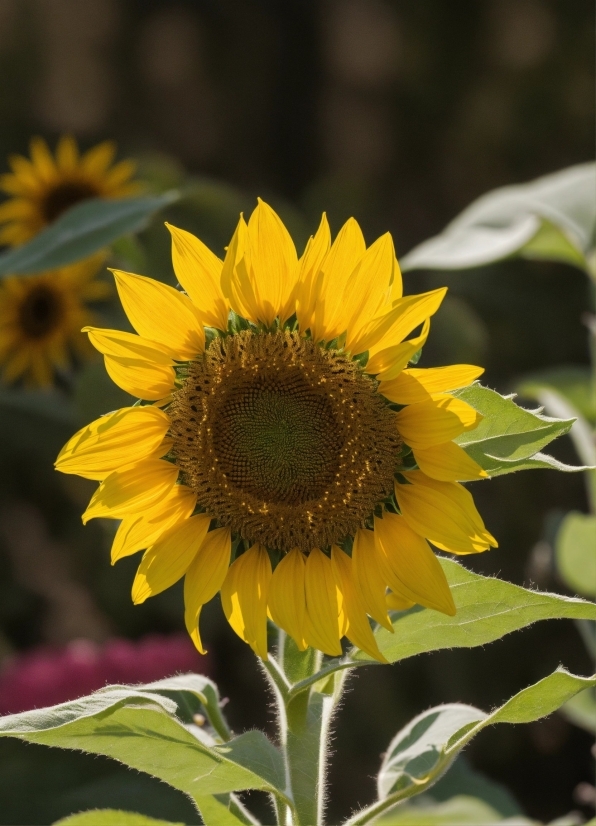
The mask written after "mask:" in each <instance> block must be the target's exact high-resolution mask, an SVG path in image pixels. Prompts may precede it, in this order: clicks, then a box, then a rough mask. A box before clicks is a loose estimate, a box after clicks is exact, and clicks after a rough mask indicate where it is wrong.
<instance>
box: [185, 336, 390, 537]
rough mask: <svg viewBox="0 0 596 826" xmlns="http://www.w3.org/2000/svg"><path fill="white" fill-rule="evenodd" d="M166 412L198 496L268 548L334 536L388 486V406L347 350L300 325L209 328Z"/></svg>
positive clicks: (357, 521) (360, 520) (348, 530)
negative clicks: (274, 329) (221, 333)
mask: <svg viewBox="0 0 596 826" xmlns="http://www.w3.org/2000/svg"><path fill="white" fill-rule="evenodd" d="M170 415H171V419H172V435H173V437H174V454H175V457H176V462H177V464H178V465H179V466H180V468H181V470H182V472H183V473H182V477H183V480H184V482H185V483H186V484H188V485H189V486H190V487H191V488H193V490H194V491H195V492H196V493H197V497H198V502H199V504H201V505H202V506H203V507H204V508H205V509H206V511H207V512H208V513H210V514H212V515H213V516H214V518H216V519H217V520H218V521H219V522H220V523H221V524H222V525H227V526H230V527H231V528H232V530H233V531H234V532H236V533H238V534H240V535H241V536H242V537H243V538H244V539H247V540H249V541H253V542H260V543H262V544H263V545H265V546H266V547H268V548H271V549H276V550H281V551H289V550H290V549H291V548H293V547H299V548H301V549H302V550H304V551H309V550H311V549H312V548H314V547H320V548H325V547H328V546H329V545H331V544H333V543H334V542H339V541H341V539H343V538H344V537H346V536H347V535H351V534H353V533H354V532H355V531H356V529H357V528H359V527H361V526H362V525H363V524H364V521H365V519H366V518H367V517H368V516H370V514H371V513H372V511H373V509H374V507H375V505H376V504H377V503H378V502H379V501H380V500H382V499H383V498H385V497H386V496H387V495H388V494H389V493H390V492H391V490H392V486H393V474H394V471H395V467H396V464H397V461H398V460H397V454H398V452H399V448H400V445H401V441H400V438H399V436H398V434H397V430H396V427H395V414H394V413H393V412H392V411H391V410H390V409H389V408H388V407H387V405H386V403H385V401H384V400H383V398H382V397H381V396H380V395H379V394H378V393H377V392H376V385H375V383H374V382H373V381H372V380H371V379H370V378H368V377H367V376H365V375H364V374H363V373H362V371H361V370H360V369H359V367H358V366H357V365H356V364H354V362H352V361H351V360H350V359H349V358H348V357H346V356H345V355H343V354H341V353H338V352H336V351H329V350H324V349H322V348H321V347H319V346H318V345H316V344H314V343H313V342H312V341H309V340H305V339H303V338H301V337H300V336H299V335H298V334H297V333H287V332H278V333H274V334H269V333H262V334H258V335H254V334H252V333H249V332H245V333H240V334H239V335H235V336H230V337H228V338H225V339H221V338H218V339H215V341H213V342H212V344H211V346H210V347H209V348H208V350H207V352H206V353H205V356H204V358H203V360H202V361H201V362H193V363H192V364H191V365H189V369H188V376H187V379H186V381H185V382H184V384H183V386H182V388H181V389H180V390H178V391H177V392H176V393H175V395H174V400H173V402H172V405H171V408H170Z"/></svg>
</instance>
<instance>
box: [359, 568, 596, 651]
mask: <svg viewBox="0 0 596 826" xmlns="http://www.w3.org/2000/svg"><path fill="white" fill-rule="evenodd" d="M441 565H442V567H443V570H444V571H445V574H446V576H447V579H448V581H449V584H450V586H451V592H452V594H453V599H454V601H455V605H456V608H457V613H456V615H455V616H454V617H448V616H447V615H446V614H441V613H439V612H438V611H433V610H431V609H429V608H420V607H414V608H410V610H409V611H403V612H399V613H396V614H395V615H394V619H393V628H394V631H395V633H393V634H390V633H389V631H386V630H385V629H384V628H378V629H377V631H376V632H375V636H376V638H377V642H378V644H379V648H380V649H381V651H382V653H383V654H384V655H385V657H386V658H387V659H388V660H389V661H390V662H398V661H400V660H404V659H406V658H407V657H413V656H414V655H416V654H421V653H423V652H426V651H438V650H440V649H442V648H474V647H476V646H478V645H485V644H486V643H488V642H493V641H494V640H497V639H499V638H500V637H503V636H505V634H509V633H511V632H512V631H517V630H519V629H520V628H525V627H527V626H528V625H531V624H532V623H533V622H537V621H538V620H546V619H562V618H569V619H592V620H595V619H596V605H595V604H594V603H592V602H586V601H584V600H581V599H571V598H570V597H564V596H560V595H559V594H546V593H541V592H540V591H530V590H528V589H526V588H520V587H519V586H518V585H512V584H511V583H509V582H504V581H503V580H501V579H493V578H491V577H484V576H480V574H475V573H472V572H471V571H468V570H467V569H466V568H464V567H462V566H461V565H459V564H458V563H457V562H453V561H452V560H450V559H444V558H443V559H441ZM354 659H355V660H356V661H369V662H370V661H371V660H370V658H369V657H368V655H367V654H365V653H364V652H362V651H358V652H357V653H356V654H355V655H354Z"/></svg>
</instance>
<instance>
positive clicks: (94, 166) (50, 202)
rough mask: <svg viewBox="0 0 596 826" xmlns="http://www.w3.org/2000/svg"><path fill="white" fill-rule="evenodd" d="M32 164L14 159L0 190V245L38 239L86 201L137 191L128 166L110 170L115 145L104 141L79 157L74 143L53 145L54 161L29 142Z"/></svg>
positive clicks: (41, 144) (39, 141)
mask: <svg viewBox="0 0 596 826" xmlns="http://www.w3.org/2000/svg"><path fill="white" fill-rule="evenodd" d="M30 149H31V159H30V160H29V159H28V158H25V157H23V156H22V155H13V156H12V157H11V158H10V159H9V164H10V166H11V168H12V172H11V173H6V174H4V175H2V176H0V190H2V191H3V192H5V193H6V194H7V195H9V196H11V197H10V198H9V199H8V200H6V201H5V202H4V203H3V204H1V205H0V224H3V225H4V226H3V227H2V228H1V229H0V244H8V245H10V246H17V245H19V244H22V243H24V242H25V241H28V240H29V239H30V238H32V237H33V236H34V235H37V233H38V232H40V231H41V230H42V229H44V228H45V227H46V226H47V225H48V224H51V223H52V222H53V221H55V220H56V218H58V216H59V215H61V214H62V213H63V212H64V211H65V210H67V209H68V208H69V207H72V206H74V205H75V204H78V203H80V202H81V201H85V200H87V199H88V198H123V197H126V196H127V195H132V194H134V193H135V192H136V191H137V190H138V184H136V183H134V182H131V180H130V179H131V177H132V175H133V174H134V171H135V164H134V163H133V162H132V161H128V160H127V161H120V162H119V163H117V164H115V165H112V162H113V159H114V155H115V154H116V145H115V144H114V143H113V142H112V141H105V142H104V143H100V144H98V145H97V146H95V147H93V149H90V150H89V151H88V152H85V153H84V154H83V155H80V154H79V150H78V147H77V143H76V141H75V139H74V138H72V137H71V136H69V135H65V136H63V137H62V138H60V140H59V141H58V146H57V148H56V156H55V157H54V156H53V155H52V153H51V152H50V150H49V148H48V145H47V143H46V142H45V141H44V140H43V138H39V137H36V138H32V140H31V145H30Z"/></svg>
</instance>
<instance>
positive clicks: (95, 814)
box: [54, 809, 184, 826]
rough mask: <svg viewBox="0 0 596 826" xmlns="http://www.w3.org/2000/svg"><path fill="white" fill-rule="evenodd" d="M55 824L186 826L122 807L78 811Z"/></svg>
mask: <svg viewBox="0 0 596 826" xmlns="http://www.w3.org/2000/svg"><path fill="white" fill-rule="evenodd" d="M54 826H184V824H183V823H172V822H171V821H170V820H156V819H155V818H154V817H147V815H139V814H137V813H136V812H123V811H121V810H120V809H93V810H92V811H90V812H78V813H77V814H76V815H70V817H65V818H63V819H62V820H57V821H56V822H55V823H54Z"/></svg>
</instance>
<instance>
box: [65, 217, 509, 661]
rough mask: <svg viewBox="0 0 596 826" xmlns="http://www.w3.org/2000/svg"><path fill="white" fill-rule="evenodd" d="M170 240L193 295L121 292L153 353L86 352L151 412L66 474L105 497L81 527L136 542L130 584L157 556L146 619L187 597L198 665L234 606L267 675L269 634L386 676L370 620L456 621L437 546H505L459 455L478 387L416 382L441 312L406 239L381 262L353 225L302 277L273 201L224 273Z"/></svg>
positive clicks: (143, 593)
mask: <svg viewBox="0 0 596 826" xmlns="http://www.w3.org/2000/svg"><path fill="white" fill-rule="evenodd" d="M169 229H170V231H171V233H172V241H173V246H172V252H173V264H174V270H175V273H176V277H177V279H178V281H179V282H180V284H181V285H182V287H183V289H184V290H185V292H184V293H183V292H180V291H178V290H175V289H173V288H171V287H168V286H166V285H164V284H162V283H159V282H157V281H153V280H151V279H149V278H145V277H142V276H139V275H132V274H129V273H125V272H120V271H115V272H114V275H115V278H116V284H117V288H118V292H119V295H120V299H121V301H122V304H123V307H124V310H125V312H126V313H127V315H128V318H129V320H130V322H131V324H132V326H133V328H134V329H135V330H136V332H137V334H138V335H135V334H132V333H124V332H120V331H118V330H102V329H96V328H91V327H90V328H88V330H87V331H88V333H89V337H90V340H91V342H92V343H93V345H94V346H95V347H96V348H97V349H98V350H99V351H100V352H101V353H103V354H104V357H105V364H106V368H107V371H108V373H109V374H110V376H111V377H112V379H113V380H114V382H116V384H118V385H119V386H120V387H121V388H123V389H124V390H126V391H127V392H129V393H132V394H133V395H135V396H138V397H140V398H141V399H142V400H143V401H144V402H145V404H143V405H141V406H135V407H130V408H124V409H121V410H118V411H116V412H115V413H111V414H109V415H107V416H104V417H102V418H101V419H98V420H97V421H95V422H93V423H92V424H91V425H89V426H88V427H86V428H83V429H82V430H81V431H79V432H78V433H77V434H76V435H75V436H73V437H72V439H71V440H70V441H69V442H68V443H67V444H66V445H65V447H64V448H63V450H62V451H61V453H60V455H59V457H58V459H57V462H56V467H57V468H58V470H60V471H62V472H64V473H75V474H78V475H81V476H84V477H86V478H88V479H95V480H97V481H99V482H100V485H99V488H98V490H97V492H96V493H95V494H94V496H93V498H92V499H91V502H90V504H89V507H88V508H87V510H86V512H85V514H84V516H83V520H84V521H85V522H87V521H88V520H89V519H93V518H95V517H103V518H111V519H120V520H122V521H121V523H120V527H119V528H118V531H117V533H116V537H115V540H114V543H113V546H112V561H113V562H115V561H116V560H118V559H121V558H122V557H125V556H128V555H130V554H134V553H136V552H137V551H140V550H143V549H146V550H145V554H144V556H143V558H142V561H141V564H140V566H139V569H138V572H137V575H136V578H135V581H134V584H133V589H132V595H133V600H134V601H135V603H141V602H143V601H144V600H146V599H147V598H148V597H150V596H152V595H154V594H158V593H160V592H161V591H163V590H165V589H166V588H168V587H169V586H170V585H173V584H174V583H175V582H176V581H178V580H179V579H181V578H182V577H184V578H185V582H184V599H185V612H186V617H185V618H186V625H187V628H188V631H189V633H190V635H191V637H192V639H193V640H194V642H195V645H196V646H197V648H198V649H199V650H200V651H203V644H202V641H201V637H200V634H199V629H198V621H199V615H200V613H201V609H202V606H203V605H204V604H205V603H206V602H208V601H209V600H210V599H212V597H214V596H215V595H216V594H217V592H218V591H219V592H221V599H222V604H223V608H224V611H225V614H226V616H227V618H228V621H229V622H230V624H231V626H232V627H233V629H234V630H235V631H236V633H237V634H239V636H240V637H241V638H242V639H243V640H245V641H246V642H247V643H248V644H249V645H250V646H251V647H252V648H253V649H254V651H255V652H256V653H257V654H258V655H259V656H261V657H263V658H266V657H267V617H268V616H269V617H270V618H271V619H273V621H274V622H275V623H276V624H278V625H279V626H280V627H281V628H283V629H285V631H286V632H287V633H288V634H290V635H291V636H292V637H293V639H294V640H295V641H296V643H297V645H298V646H299V647H300V648H305V647H306V646H308V645H310V646H313V647H315V648H318V649H320V650H321V651H323V652H325V653H326V654H329V655H333V656H337V655H340V654H341V652H342V647H341V642H340V641H341V638H342V637H343V636H344V635H345V636H346V637H347V638H348V639H349V640H351V642H353V643H354V644H355V645H357V646H359V647H360V648H361V649H363V650H364V651H366V652H368V653H369V654H370V655H371V656H373V657H376V658H377V659H379V660H383V657H382V654H381V653H380V651H379V649H378V646H377V643H376V640H375V637H374V635H373V633H372V629H371V626H370V622H369V619H368V617H369V616H370V617H372V618H374V619H375V620H376V621H377V622H379V623H380V624H382V625H384V626H385V627H387V628H388V629H391V623H390V621H389V617H388V610H394V609H403V608H406V607H409V606H411V605H413V604H414V603H419V604H421V605H424V606H427V607H429V608H433V609H436V610H438V611H442V612H445V613H447V614H454V613H455V606H454V603H453V599H452V596H451V593H450V589H449V585H448V583H447V580H446V578H445V575H444V573H443V569H442V568H441V566H440V564H439V562H438V560H437V558H436V556H435V554H434V553H433V552H432V550H431V548H430V545H429V544H428V541H430V542H431V543H433V544H434V545H435V546H436V547H438V548H440V549H442V550H445V551H449V552H453V553H473V552H477V551H483V550H486V549H488V548H489V547H490V546H495V545H496V542H495V540H494V538H493V537H492V536H491V534H490V533H489V532H488V531H487V530H486V528H485V527H484V525H483V522H482V519H481V518H480V516H479V514H478V512H477V510H476V508H475V506H474V502H473V500H472V497H471V495H470V493H469V492H468V491H467V490H466V489H465V488H464V487H462V485H461V484H460V482H461V481H463V480H470V479H479V478H482V477H485V476H486V473H485V471H484V470H482V468H481V467H480V466H479V465H477V464H476V463H475V462H474V461H473V460H472V459H470V457H469V456H468V455H467V453H465V451H464V450H463V449H462V448H461V447H459V446H458V445H457V444H456V443H455V442H454V441H453V440H454V439H455V438H456V437H457V436H459V435H460V434H461V433H463V432H464V431H466V430H470V429H472V428H474V427H476V425H477V424H478V422H479V421H480V419H481V416H480V415H479V414H478V413H477V412H476V411H475V410H474V409H473V408H471V407H470V406H469V405H467V404H466V403H464V402H463V401H461V400H459V399H457V398H456V397H454V396H452V395H450V394H449V392H448V391H450V390H454V389H455V388H459V387H462V386H465V385H467V384H469V383H470V382H472V381H474V380H475V379H476V378H477V377H478V376H479V375H480V374H481V373H482V372H483V371H482V369H481V368H478V367H474V366H471V365H456V366H453V367H441V368H437V369H418V368H412V369H407V364H408V361H410V359H411V358H412V356H413V355H414V354H415V353H416V352H417V351H418V350H419V349H420V347H421V346H422V344H423V343H424V341H425V340H426V336H427V335H428V331H429V326H430V321H429V319H430V317H431V316H432V315H433V314H434V313H435V312H436V311H437V309H438V308H439V305H440V304H441V301H442V299H443V296H444V294H445V290H434V291H432V292H429V293H424V294H422V295H417V296H407V297H403V296H402V282H401V274H400V271H399V267H398V264H397V260H396V258H395V253H394V249H393V243H392V240H391V236H390V235H389V234H386V235H384V236H382V237H381V238H379V239H378V240H377V241H375V243H374V244H372V245H371V246H370V247H368V248H367V247H366V245H365V242H364V238H363V236H362V232H361V230H360V227H359V226H358V224H357V223H356V221H355V220H353V219H350V220H349V221H348V222H347V223H346V224H345V225H344V227H343V228H342V229H341V230H340V232H339V234H338V236H337V238H336V239H335V241H334V242H333V243H331V237H330V232H329V226H328V224H327V220H326V218H325V216H323V219H322V221H321V224H320V227H319V229H318V231H317V233H316V234H315V236H314V237H312V238H311V239H310V241H309V242H308V244H307V247H306V250H305V251H304V254H303V255H302V257H301V258H300V259H299V258H298V256H297V254H296V249H295V247H294V244H293V242H292V239H291V237H290V235H289V233H288V231H287V230H286V228H285V226H284V225H283V223H282V222H281V220H280V218H279V217H278V216H277V215H276V213H275V212H274V211H273V210H272V209H271V208H270V207H269V206H268V205H267V204H265V203H263V202H262V201H259V205H258V206H257V208H256V209H255V210H254V212H253V213H252V215H251V217H250V220H249V221H248V224H246V223H245V221H244V219H243V218H241V219H240V222H239V224H238V227H237V229H236V232H235V233H234V236H233V238H232V240H231V242H230V245H229V247H228V248H227V253H226V257H225V260H224V261H221V260H220V259H219V258H217V257H216V256H215V255H214V254H213V253H212V252H211V251H210V250H209V249H208V248H207V247H206V246H205V245H204V244H203V243H202V242H201V241H200V240H199V239H198V238H195V237H194V236H193V235H191V234H190V233H188V232H185V231H184V230H181V229H176V228H175V227H169ZM420 326H421V327H422V330H421V332H420V333H419V334H418V335H415V336H414V337H413V338H409V339H408V338H407V337H408V336H409V335H411V334H412V333H413V332H415V331H416V329H417V328H419V327H420ZM427 540H428V541H427ZM388 589H390V593H387V591H388Z"/></svg>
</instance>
